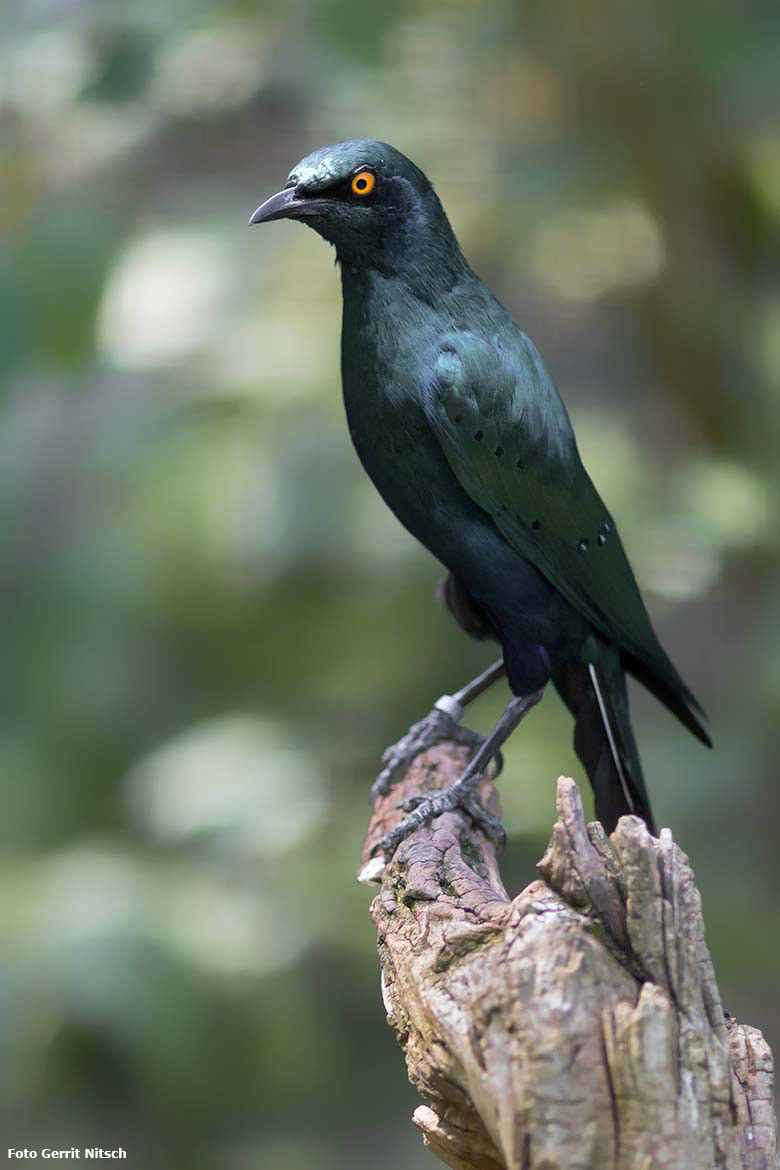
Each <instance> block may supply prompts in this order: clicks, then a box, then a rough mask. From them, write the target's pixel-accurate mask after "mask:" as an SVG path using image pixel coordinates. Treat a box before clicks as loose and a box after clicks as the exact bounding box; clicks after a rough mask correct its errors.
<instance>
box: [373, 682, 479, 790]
mask: <svg viewBox="0 0 780 1170" xmlns="http://www.w3.org/2000/svg"><path fill="white" fill-rule="evenodd" d="M445 697H448V696H445ZM439 702H440V703H441V702H443V700H442V699H440V700H439ZM459 718H460V715H458V713H457V710H455V711H454V712H453V713H452V714H450V712H449V711H445V710H442V709H441V708H439V707H434V709H433V710H432V711H431V712H430V714H428V715H426V716H425V718H424V719H421V720H420V722H419V723H415V724H413V725H412V726H411V727H410V728H409V730H408V731H407V733H406V735H405V736H404V737H403V738H402V739H399V741H398V743H395V744H393V746H392V747H389V748H388V749H387V750H386V751H385V753H384V754H383V756H382V763H383V764H384V768H383V769H382V771H381V772H380V773H379V775H378V776H377V778H376V780H375V781H374V783H373V784H372V786H371V801H372V803H373V802H374V801H376V800H377V798H378V797H380V796H387V794H388V792H389V791H390V789H391V788H392V787H393V785H394V784H395V783H396V782H397V781H398V780H400V779H401V778H402V776H403V775H404V773H405V772H406V771H407V769H408V768H409V765H410V764H411V763H412V761H413V760H414V759H415V758H416V757H417V756H418V755H419V754H420V752H424V751H426V750H427V749H428V748H431V747H435V745H436V744H437V743H444V742H445V740H453V741H454V742H455V743H459V744H463V746H464V747H468V748H471V750H472V752H476V751H478V750H479V748H480V747H481V746H482V744H483V743H484V739H483V737H482V736H481V735H478V734H477V732H476V731H472V730H471V729H470V728H468V727H461V725H460V723H459V722H458V719H459Z"/></svg>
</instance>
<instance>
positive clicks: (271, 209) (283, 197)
mask: <svg viewBox="0 0 780 1170" xmlns="http://www.w3.org/2000/svg"><path fill="white" fill-rule="evenodd" d="M303 203H304V200H302V199H301V197H300V195H296V193H295V188H294V187H285V189H284V190H283V191H279V192H278V193H277V194H276V195H272V196H271V198H270V199H266V201H265V203H261V204H260V206H259V207H258V209H257V211H255V212H253V213H252V218H251V219H250V220H249V224H250V227H251V225H252V224H254V223H270V221H271V220H272V219H288V218H290V217H293V216H294V215H295V205H296V204H297V205H298V207H300V206H301V205H302V204H303Z"/></svg>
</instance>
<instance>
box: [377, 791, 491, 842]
mask: <svg viewBox="0 0 780 1170" xmlns="http://www.w3.org/2000/svg"><path fill="white" fill-rule="evenodd" d="M478 781H479V776H473V775H468V774H467V775H464V776H462V777H461V778H460V779H459V780H456V781H455V783H454V784H450V786H449V787H448V788H442V789H441V790H440V791H438V792H434V793H432V794H431V795H430V796H412V797H410V798H409V799H408V800H405V801H404V803H403V806H402V807H403V808H404V810H405V811H406V812H407V813H408V814H409V815H408V816H406V817H404V819H403V820H402V821H401V823H400V824H399V825H396V826H395V828H394V829H391V830H390V832H389V833H385V835H384V837H382V838H381V840H379V841H377V843H376V845H375V846H374V848H373V849H372V851H371V852H372V854H376V853H378V852H379V851H380V850H381V851H382V852H383V853H384V854H386V856H387V857H390V856H391V855H392V854H393V853H394V852H395V850H396V849H397V848H398V846H399V845H400V844H401V842H402V841H404V840H405V839H406V838H407V837H408V836H409V835H410V834H411V833H414V832H415V830H416V829H419V828H421V827H422V825H424V824H427V822H429V821H432V820H433V819H434V818H435V817H439V816H441V815H442V813H445V812H450V811H452V809H456V808H460V809H463V811H464V812H466V813H468V815H469V816H470V817H471V819H472V821H474V823H475V824H476V825H478V826H479V828H480V829H482V831H483V833H484V834H485V835H486V836H487V837H489V838H490V840H491V841H492V842H493V843H494V845H495V846H496V848H497V849H498V850H499V851H500V850H501V849H503V848H504V845H505V844H506V833H505V832H504V827H503V825H502V824H501V822H500V821H499V819H498V817H495V816H493V814H492V813H490V812H488V810H487V809H486V808H485V806H484V805H483V804H482V802H481V801H480V799H479V797H478V795H477V793H476V791H475V789H476V786H477V783H478Z"/></svg>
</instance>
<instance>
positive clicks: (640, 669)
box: [623, 654, 712, 748]
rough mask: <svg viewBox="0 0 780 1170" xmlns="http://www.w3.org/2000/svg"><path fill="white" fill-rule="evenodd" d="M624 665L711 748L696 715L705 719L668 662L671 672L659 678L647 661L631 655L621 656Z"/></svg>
mask: <svg viewBox="0 0 780 1170" xmlns="http://www.w3.org/2000/svg"><path fill="white" fill-rule="evenodd" d="M623 662H624V665H625V668H626V670H627V671H628V672H629V674H632V675H633V676H634V678H635V679H636V680H637V682H640V683H641V684H642V686H644V687H647V689H648V691H649V692H650V694H651V695H655V697H656V699H658V701H659V702H660V703H663V704H664V706H665V707H668V708H669V710H670V711H671V712H672V714H673V715H676V716H677V718H678V719H679V720H680V722H681V723H682V724H684V726H685V727H687V728H688V730H689V731H691V732H693V734H694V735H695V736H696V738H697V739H698V740H701V742H702V743H703V744H704V745H705V747H708V748H711V747H712V740H711V739H710V737H709V735H708V734H707V732H706V730H705V729H704V727H703V726H702V724H701V721H700V720H699V717H698V715H697V714H696V712H698V714H699V715H701V716H703V717H704V718H706V716H705V715H704V712H703V711H702V709H701V707H700V706H699V704H698V702H697V700H696V698H695V697H694V696H693V695H692V694H691V692H690V691H689V690H688V688H687V687H686V686H685V683H684V682H683V681H682V679H681V678H680V676H679V675H678V674H677V672H676V671H675V670H674V667H672V666H671V663H669V667H670V668H671V671H667V672H666V674H665V675H662V674H661V673H660V671H659V670H657V669H656V670H653V669H652V667H650V666H649V665H648V664H647V663H646V662H643V661H642V660H641V659H640V658H637V657H635V656H634V655H633V654H624V655H623Z"/></svg>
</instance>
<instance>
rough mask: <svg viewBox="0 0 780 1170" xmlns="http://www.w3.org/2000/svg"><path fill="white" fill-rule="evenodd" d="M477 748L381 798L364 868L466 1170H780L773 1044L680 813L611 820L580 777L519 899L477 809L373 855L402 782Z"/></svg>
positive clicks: (436, 1114)
mask: <svg viewBox="0 0 780 1170" xmlns="http://www.w3.org/2000/svg"><path fill="white" fill-rule="evenodd" d="M466 758H467V755H466V754H465V753H464V749H463V748H460V747H458V746H457V745H454V744H442V745H440V746H438V747H436V748H433V749H431V750H429V751H427V752H425V753H423V754H422V755H420V756H419V757H418V758H417V760H416V761H415V762H414V763H413V764H412V766H411V768H410V769H409V771H408V773H407V775H406V776H405V778H404V779H403V780H402V781H401V782H400V784H398V785H397V786H396V787H395V788H394V789H393V790H392V792H391V793H390V794H389V795H388V796H387V797H384V798H382V799H381V800H379V801H378V802H377V807H376V808H375V810H374V815H373V817H372V820H371V824H370V826H369V832H368V836H367V838H366V845H365V850H364V856H363V861H364V870H363V871H362V874H361V876H362V877H363V880H373V881H377V882H380V883H381V890H380V892H379V895H378V896H377V898H376V899H375V900H374V903H373V905H372V916H373V918H374V922H375V923H376V927H377V931H378V935H379V954H380V960H381V966H382V991H383V996H384V1002H385V1007H386V1010H387V1015H388V1021H389V1023H390V1024H391V1025H392V1026H393V1028H394V1029H395V1031H396V1033H397V1035H398V1039H399V1041H400V1043H401V1047H402V1048H403V1051H404V1054H405V1056H406V1062H407V1066H408V1070H409V1076H410V1079H411V1081H412V1083H413V1084H414V1085H415V1087H416V1088H417V1089H418V1091H419V1092H420V1094H421V1096H422V1097H423V1099H424V1101H425V1104H424V1105H421V1106H420V1107H419V1108H418V1109H417V1111H416V1112H415V1115H414V1121H415V1124H416V1125H417V1126H418V1127H419V1128H420V1129H421V1130H422V1134H423V1139H424V1141H425V1143H426V1145H427V1146H428V1147H429V1149H430V1150H431V1151H432V1152H433V1153H434V1154H436V1155H437V1157H438V1158H439V1159H440V1160H441V1161H442V1162H444V1163H445V1164H446V1165H447V1166H450V1167H452V1170H774V1168H775V1167H776V1165H777V1147H776V1120H775V1115H774V1111H773V1098H772V1076H773V1070H772V1055H771V1052H770V1050H769V1047H768V1045H767V1044H766V1042H765V1040H764V1039H763V1037H762V1036H761V1034H760V1032H757V1031H756V1030H755V1029H753V1028H749V1027H746V1026H745V1025H742V1024H738V1023H737V1022H736V1021H735V1020H731V1019H726V1018H724V1014H723V1010H722V1007H721V1003H720V997H719V995H718V989H717V986H716V983H715V977H714V973H713V968H712V962H711V960H710V956H709V953H708V951H707V947H706V945H705V941H704V926H703V921H702V914H701V905H700V899H699V893H698V891H697V889H696V886H695V883H694V878H693V874H692V872H691V869H690V866H689V864H688V859H687V857H686V856H685V854H684V853H683V852H682V851H681V850H680V849H679V847H678V846H677V845H676V844H675V843H674V841H673V840H672V835H671V833H670V832H669V831H668V830H663V831H662V833H661V835H660V837H659V838H654V837H651V836H650V834H649V833H648V832H647V829H646V828H645V826H644V823H643V822H642V821H640V820H638V819H637V818H635V817H625V818H623V819H622V820H621V821H620V823H619V825H618V827H617V829H616V830H615V832H614V833H613V834H612V836H611V838H609V839H608V838H607V837H606V835H605V834H604V831H603V829H602V828H601V826H600V825H599V824H589V825H586V824H585V821H584V817H583V812H582V804H581V801H580V795H579V791H578V789H577V786H576V785H575V783H574V781H572V780H570V779H567V778H565V777H561V778H560V779H559V781H558V795H557V811H558V819H557V821H556V824H555V827H554V829H553V833H552V838H551V840H550V844H549V846H548V847H547V850H546V852H545V854H544V857H543V858H542V860H541V861H540V862H539V866H538V869H539V873H540V875H541V877H540V879H539V880H536V881H533V882H532V883H531V884H530V885H529V886H528V887H527V888H526V889H525V890H524V891H523V892H522V893H521V894H520V895H518V897H516V898H514V899H513V900H510V898H509V896H508V894H507V893H506V891H505V889H504V887H503V885H502V883H501V878H500V876H499V871H498V865H497V862H496V857H495V852H494V850H493V847H492V845H491V844H490V842H489V841H488V840H487V839H486V838H485V837H484V836H483V835H482V833H481V832H480V831H479V830H477V829H475V827H474V826H473V824H472V823H471V821H470V820H469V818H468V817H466V816H465V815H463V814H461V813H459V812H453V813H448V814H446V815H444V816H441V817H439V818H438V819H437V820H436V821H435V822H434V823H433V825H432V826H430V827H424V828H422V829H420V830H418V831H417V832H416V833H414V834H413V835H412V836H411V837H410V838H408V839H407V840H406V841H404V842H403V844H402V845H401V846H400V847H399V849H398V850H397V852H396V854H395V856H394V857H393V859H392V860H391V861H390V863H389V864H388V865H387V866H383V865H382V864H381V863H377V862H376V860H374V862H373V863H371V864H369V865H368V867H365V863H366V862H368V860H369V857H370V850H371V848H372V846H373V845H374V844H375V843H376V841H377V840H378V839H379V837H380V836H381V835H382V833H383V832H385V831H386V830H387V829H388V828H390V827H392V825H394V824H395V823H397V821H398V819H399V818H400V816H401V815H403V814H402V812H401V811H400V810H399V808H398V806H399V803H400V801H401V800H402V799H404V798H405V797H407V796H410V795H413V794H416V793H419V792H421V791H425V790H427V789H430V788H432V787H440V786H442V785H444V784H446V783H449V781H450V780H452V779H454V778H455V777H456V776H457V774H458V773H459V772H460V771H461V770H462V768H463V764H464V762H465V760H466ZM482 791H483V798H484V799H487V800H488V801H489V802H490V805H491V807H493V809H494V811H497V810H496V807H495V806H496V795H495V790H494V789H493V787H492V785H491V784H490V782H489V781H488V780H487V779H484V780H483V789H482Z"/></svg>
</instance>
